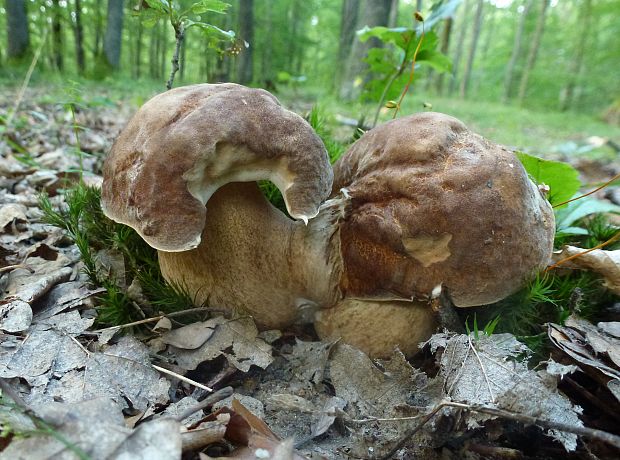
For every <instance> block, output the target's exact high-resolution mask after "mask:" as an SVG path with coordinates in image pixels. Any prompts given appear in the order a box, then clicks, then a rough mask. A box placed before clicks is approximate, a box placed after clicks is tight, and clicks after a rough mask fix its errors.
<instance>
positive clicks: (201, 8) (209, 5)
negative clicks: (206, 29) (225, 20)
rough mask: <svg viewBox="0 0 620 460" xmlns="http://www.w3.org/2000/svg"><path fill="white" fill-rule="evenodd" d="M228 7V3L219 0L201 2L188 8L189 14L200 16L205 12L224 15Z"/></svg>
mask: <svg viewBox="0 0 620 460" xmlns="http://www.w3.org/2000/svg"><path fill="white" fill-rule="evenodd" d="M229 7H230V4H229V3H226V2H223V1H221V0H201V1H199V2H196V3H194V4H193V5H192V6H190V7H189V12H190V13H193V14H202V13H206V12H209V11H210V12H212V13H218V14H224V13H226V10H228V8H229Z"/></svg>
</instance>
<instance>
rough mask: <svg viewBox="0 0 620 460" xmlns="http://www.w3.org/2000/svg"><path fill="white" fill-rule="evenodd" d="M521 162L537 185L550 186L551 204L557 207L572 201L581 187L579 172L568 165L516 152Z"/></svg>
mask: <svg viewBox="0 0 620 460" xmlns="http://www.w3.org/2000/svg"><path fill="white" fill-rule="evenodd" d="M515 153H516V155H517V158H519V161H521V164H522V165H523V167H524V168H525V170H526V171H527V173H528V174H529V175H530V177H531V178H532V180H533V181H534V182H536V183H537V184H546V185H548V186H549V189H550V190H549V196H548V198H549V202H550V203H551V205H553V206H554V205H556V204H559V203H562V202H564V201H566V200H568V199H570V198H571V197H572V196H573V195H574V194H575V193H577V191H578V190H579V187H581V181H580V180H579V172H578V171H577V170H576V169H575V168H573V167H572V166H571V165H569V164H568V163H564V162H561V161H553V160H543V159H542V158H538V157H535V156H533V155H528V154H527V153H523V152H515Z"/></svg>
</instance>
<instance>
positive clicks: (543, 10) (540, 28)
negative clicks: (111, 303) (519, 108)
mask: <svg viewBox="0 0 620 460" xmlns="http://www.w3.org/2000/svg"><path fill="white" fill-rule="evenodd" d="M548 6H549V0H540V11H539V13H538V19H537V20H536V30H535V31H534V37H533V38H532V42H531V45H530V50H529V52H528V55H527V61H526V63H525V68H524V69H523V74H522V75H521V82H520V84H519V96H518V98H519V105H521V104H523V101H524V100H525V95H526V93H527V85H528V82H529V79H530V74H531V73H532V70H533V69H534V66H535V65H536V58H537V57H538V48H539V47H540V42H541V41H542V36H543V32H544V30H545V19H546V17H547V7H548Z"/></svg>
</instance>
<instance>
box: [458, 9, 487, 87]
mask: <svg viewBox="0 0 620 460" xmlns="http://www.w3.org/2000/svg"><path fill="white" fill-rule="evenodd" d="M483 10H484V2H483V1H482V0H478V4H477V6H476V15H475V17H474V24H473V29H472V38H471V44H470V45H469V53H468V55H467V63H466V64H465V72H464V74H463V80H462V81H461V91H460V94H461V97H465V96H466V95H467V90H468V88H469V80H470V78H471V72H472V69H473V67H474V58H475V57H476V50H477V49H478V39H479V38H480V30H481V28H482V12H483Z"/></svg>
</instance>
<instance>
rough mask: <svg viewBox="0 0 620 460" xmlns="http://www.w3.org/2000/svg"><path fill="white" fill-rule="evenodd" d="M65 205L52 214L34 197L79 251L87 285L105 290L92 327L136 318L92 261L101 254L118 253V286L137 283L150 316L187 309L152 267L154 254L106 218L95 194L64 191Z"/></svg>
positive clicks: (185, 297) (43, 199) (182, 293)
mask: <svg viewBox="0 0 620 460" xmlns="http://www.w3.org/2000/svg"><path fill="white" fill-rule="evenodd" d="M65 202H66V206H65V207H63V208H61V209H55V208H54V206H53V205H52V203H51V201H50V199H49V197H48V196H46V195H41V196H40V197H39V206H40V208H41V210H42V211H43V214H44V220H45V221H46V222H47V223H49V224H51V225H54V226H56V227H59V228H62V229H64V230H65V231H66V232H67V234H68V236H69V237H70V238H71V239H72V240H73V242H74V243H75V245H76V246H77V247H78V249H79V251H80V255H81V257H82V262H83V263H84V271H85V273H86V274H87V275H88V277H89V278H90V280H91V282H92V283H93V284H95V285H97V286H102V287H104V288H105V290H106V292H105V294H103V295H102V296H101V297H100V304H101V307H99V316H98V322H99V323H101V324H111V325H117V324H123V323H128V322H131V321H133V320H136V319H141V318H140V317H138V316H137V310H136V308H135V306H134V300H132V299H131V298H130V297H129V295H128V294H127V291H126V289H125V288H124V287H123V286H119V285H118V284H117V282H116V281H115V277H114V276H110V273H108V272H106V271H105V270H103V269H102V268H101V266H100V264H99V262H98V253H99V251H101V250H113V251H115V252H118V253H120V254H121V256H122V259H123V261H124V265H125V279H124V283H123V284H124V285H130V284H131V283H132V281H133V280H137V281H138V282H139V285H140V286H141V288H142V292H143V294H144V296H145V298H146V299H147V300H148V302H149V305H150V306H151V307H152V308H153V309H154V310H157V311H153V312H147V313H153V314H156V313H157V312H158V311H160V310H161V311H163V312H165V313H169V312H173V311H178V310H183V309H185V308H187V307H189V306H190V305H192V304H193V299H192V298H191V297H190V296H189V294H188V293H187V291H186V290H185V289H183V287H181V286H174V285H170V284H168V283H166V282H165V280H164V279H163V277H162V275H161V272H160V271H159V265H158V262H157V251H156V250H154V249H153V248H151V247H150V246H149V245H148V244H146V243H145V242H144V241H143V240H142V238H140V236H139V235H138V234H137V233H136V232H135V231H134V230H133V229H131V228H130V227H127V226H126V225H123V224H118V223H116V222H114V221H112V220H110V219H108V218H107V217H106V216H105V215H104V214H103V211H102V210H101V204H100V203H101V191H100V190H99V189H98V188H94V187H89V186H86V185H84V184H83V183H79V184H78V185H77V186H75V187H73V188H71V189H68V190H67V191H66V192H65Z"/></svg>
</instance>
